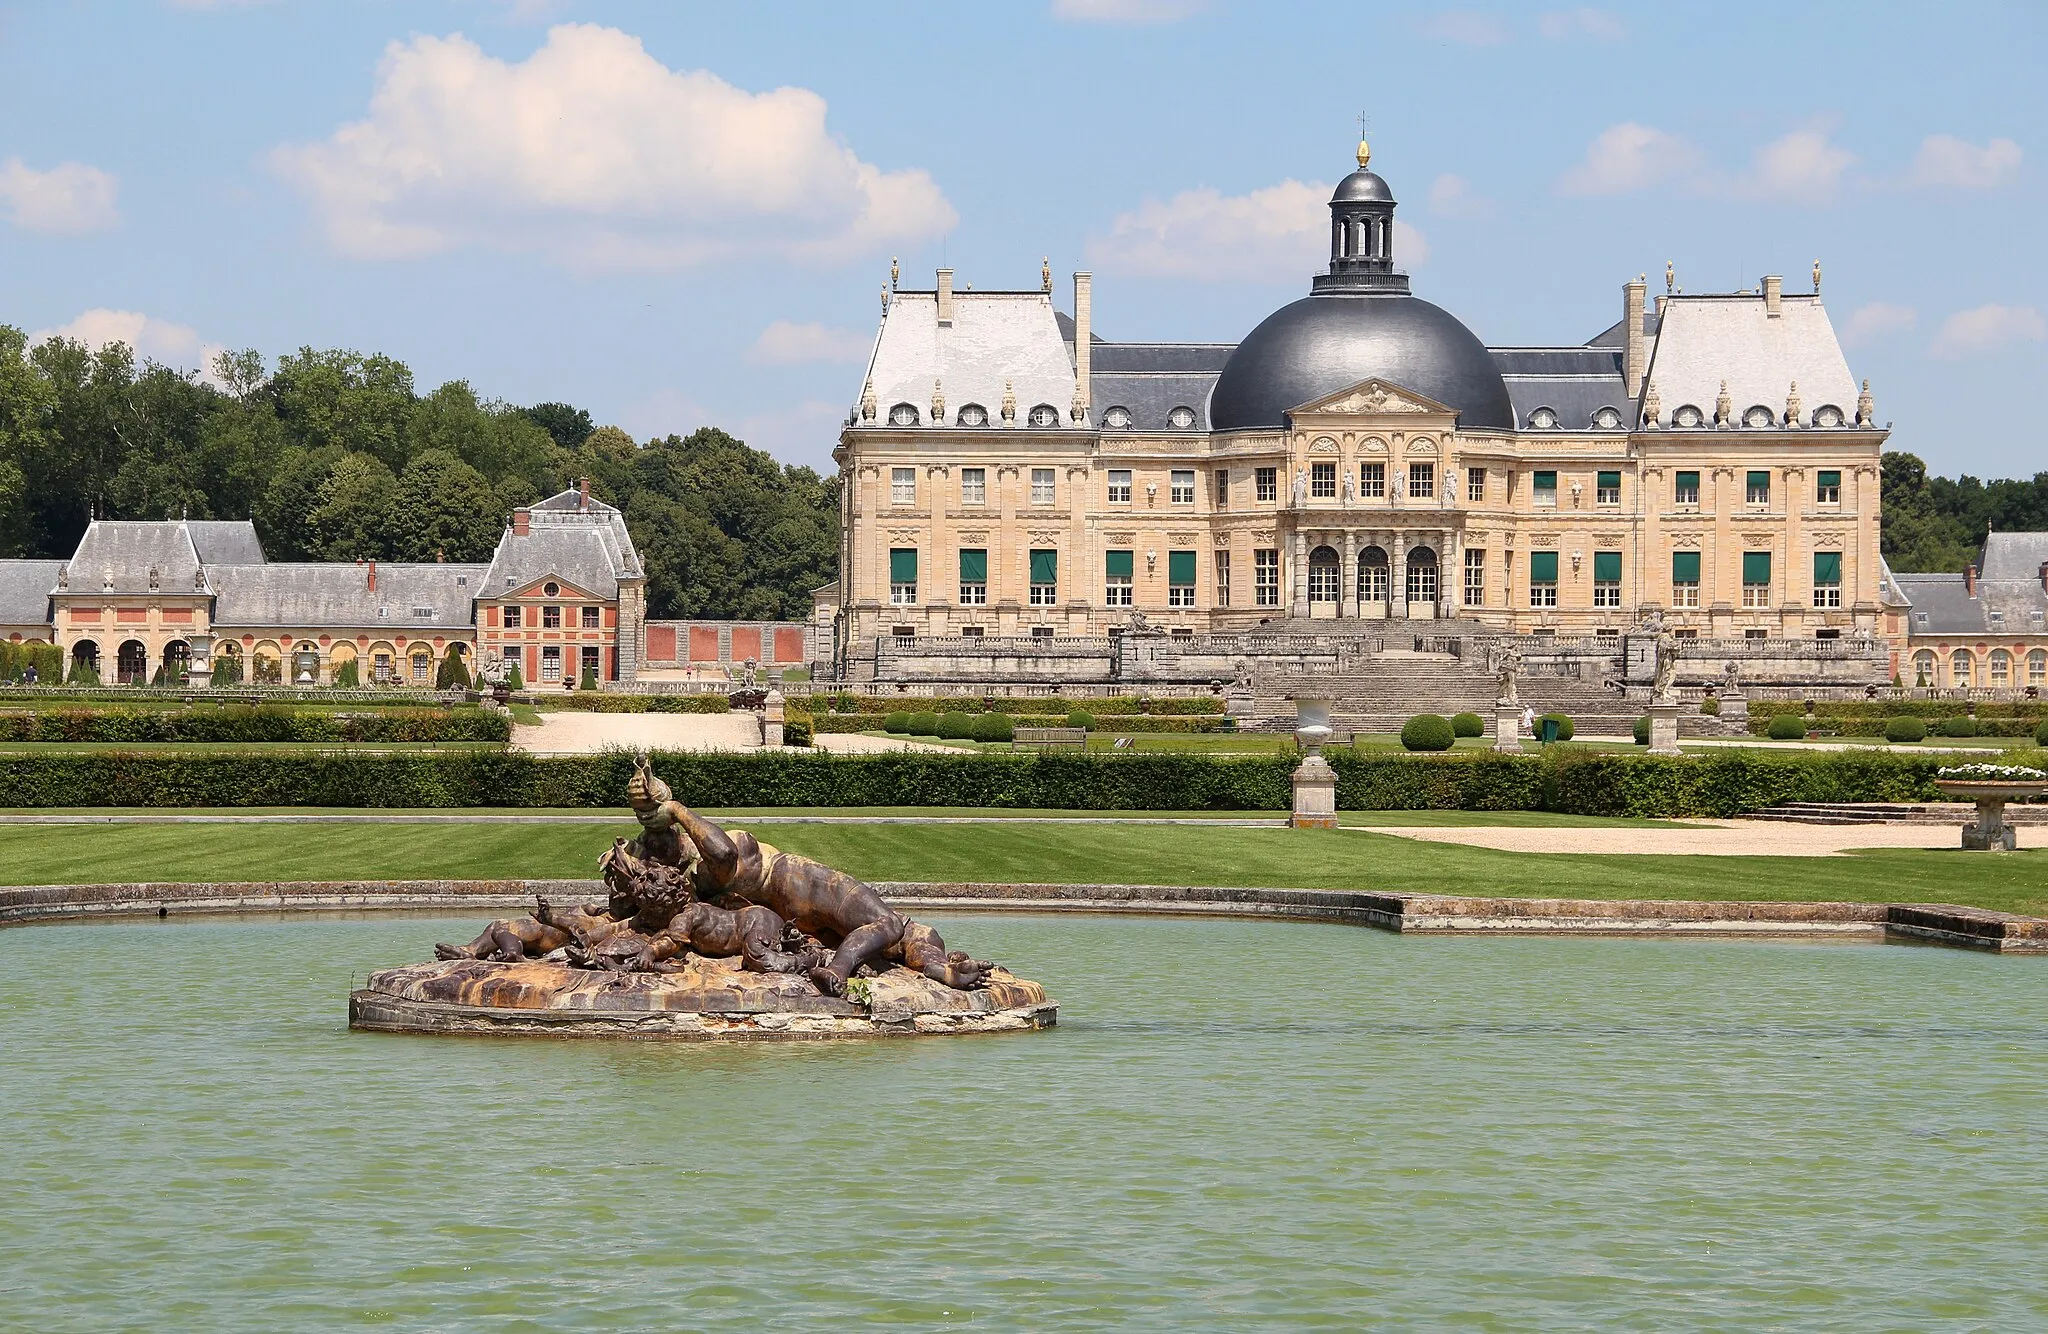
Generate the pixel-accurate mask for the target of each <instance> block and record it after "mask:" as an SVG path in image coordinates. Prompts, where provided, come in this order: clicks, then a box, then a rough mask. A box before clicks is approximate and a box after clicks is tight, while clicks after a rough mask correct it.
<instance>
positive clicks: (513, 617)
mask: <svg viewBox="0 0 2048 1334" xmlns="http://www.w3.org/2000/svg"><path fill="white" fill-rule="evenodd" d="M524 613H525V609H524V608H523V607H519V606H516V605H515V606H510V607H507V608H505V628H506V629H507V630H517V629H518V628H519V623H520V620H521V619H522V617H523V616H524Z"/></svg>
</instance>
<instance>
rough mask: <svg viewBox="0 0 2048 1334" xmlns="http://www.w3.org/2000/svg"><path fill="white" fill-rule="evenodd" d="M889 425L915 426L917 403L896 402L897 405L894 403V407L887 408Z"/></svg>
mask: <svg viewBox="0 0 2048 1334" xmlns="http://www.w3.org/2000/svg"><path fill="white" fill-rule="evenodd" d="M889 425H891V426H915V425H917V404H915V403H898V404H897V405H896V406H895V407H893V408H890V409H889Z"/></svg>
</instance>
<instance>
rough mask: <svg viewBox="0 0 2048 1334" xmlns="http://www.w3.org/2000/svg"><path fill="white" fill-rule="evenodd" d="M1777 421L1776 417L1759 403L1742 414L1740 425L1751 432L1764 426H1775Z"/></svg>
mask: <svg viewBox="0 0 2048 1334" xmlns="http://www.w3.org/2000/svg"><path fill="white" fill-rule="evenodd" d="M1777 421H1778V415H1777V414H1776V413H1774V412H1772V411H1771V410H1770V409H1769V408H1767V407H1765V406H1764V405H1763V404H1761V403H1759V404H1757V405H1756V406H1755V407H1752V408H1751V409H1749V411H1747V412H1745V413H1743V414H1742V424H1743V425H1744V426H1747V427H1749V428H1750V429H1751V430H1757V429H1759V428H1761V427H1765V426H1774V425H1776V424H1777Z"/></svg>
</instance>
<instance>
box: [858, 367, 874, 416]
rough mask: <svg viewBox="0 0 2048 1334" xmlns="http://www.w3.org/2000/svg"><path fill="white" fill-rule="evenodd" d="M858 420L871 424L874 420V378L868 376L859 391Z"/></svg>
mask: <svg viewBox="0 0 2048 1334" xmlns="http://www.w3.org/2000/svg"><path fill="white" fill-rule="evenodd" d="M860 419H861V420H862V421H864V422H871V421H873V420H874V419H875V377H874V376H872V375H870V376H869V377H868V380H867V383H866V384H864V385H862V386H861V390H860Z"/></svg>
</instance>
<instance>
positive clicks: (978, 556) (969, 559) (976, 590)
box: [960, 547, 988, 607]
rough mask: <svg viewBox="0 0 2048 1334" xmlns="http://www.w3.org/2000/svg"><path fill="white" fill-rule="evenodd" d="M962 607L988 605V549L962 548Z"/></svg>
mask: <svg viewBox="0 0 2048 1334" xmlns="http://www.w3.org/2000/svg"><path fill="white" fill-rule="evenodd" d="M960 605H961V606H963V607H982V606H986V605H988V548H987V547H962V548H960Z"/></svg>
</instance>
